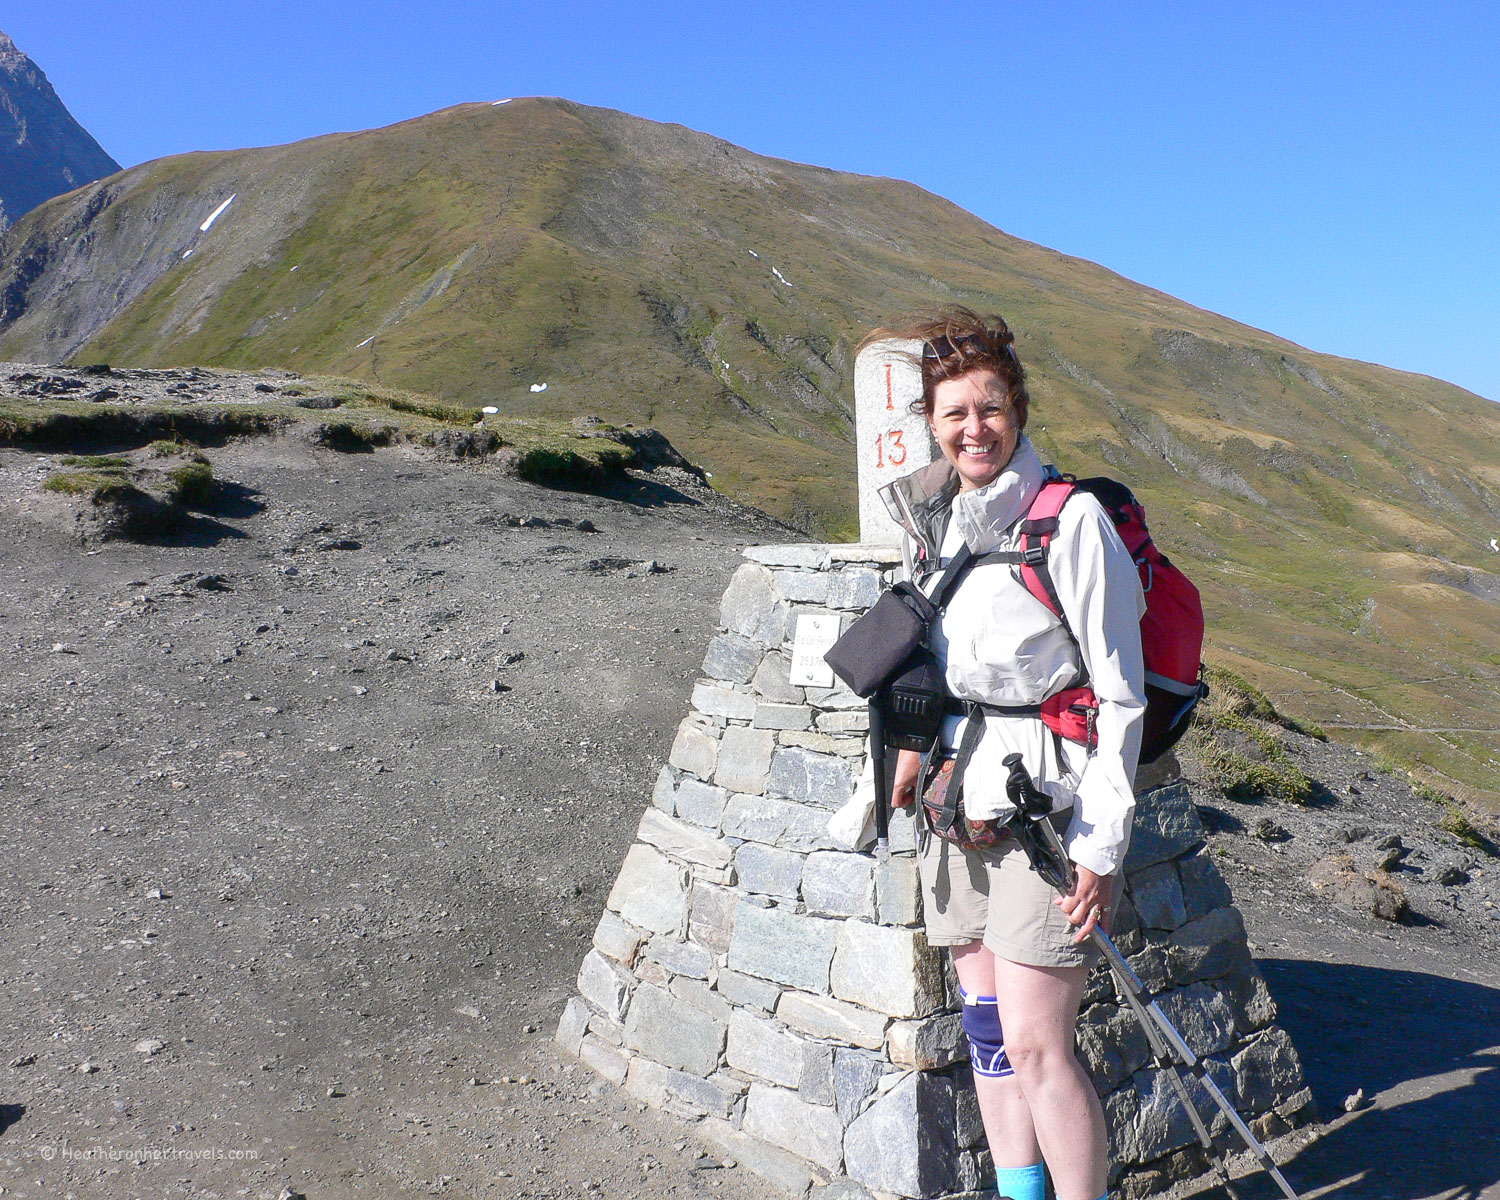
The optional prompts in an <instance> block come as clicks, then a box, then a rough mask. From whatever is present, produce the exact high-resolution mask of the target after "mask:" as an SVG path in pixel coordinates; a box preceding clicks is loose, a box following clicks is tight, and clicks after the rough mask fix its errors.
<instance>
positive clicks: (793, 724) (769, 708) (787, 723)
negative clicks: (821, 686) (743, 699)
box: [751, 704, 813, 729]
mask: <svg viewBox="0 0 1500 1200" xmlns="http://www.w3.org/2000/svg"><path fill="white" fill-rule="evenodd" d="M812 723H813V710H812V709H811V708H809V707H808V706H807V705H805V704H757V705H756V706H755V719H754V721H752V722H751V724H752V725H754V726H755V728H756V729H806V728H808V726H810V725H811V724H812Z"/></svg>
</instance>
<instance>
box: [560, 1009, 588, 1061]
mask: <svg viewBox="0 0 1500 1200" xmlns="http://www.w3.org/2000/svg"><path fill="white" fill-rule="evenodd" d="M589 1016H590V1014H589V1006H588V1005H587V1004H585V1003H584V1001H583V997H581V996H574V997H573V998H572V999H571V1000H569V1001H568V1002H567V1004H565V1005H564V1006H563V1011H562V1017H561V1018H560V1019H559V1020H558V1022H557V1044H558V1045H559V1046H561V1047H562V1048H563V1049H564V1050H566V1051H567V1052H568V1053H569V1054H571V1055H572V1056H573V1057H574V1058H577V1057H578V1050H579V1048H580V1047H581V1046H582V1045H583V1035H584V1034H586V1033H587V1032H588V1031H589Z"/></svg>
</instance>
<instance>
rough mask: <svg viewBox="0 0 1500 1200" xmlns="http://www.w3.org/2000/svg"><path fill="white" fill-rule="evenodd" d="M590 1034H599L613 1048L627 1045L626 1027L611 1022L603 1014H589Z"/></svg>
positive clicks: (616, 1022)
mask: <svg viewBox="0 0 1500 1200" xmlns="http://www.w3.org/2000/svg"><path fill="white" fill-rule="evenodd" d="M589 1032H590V1033H596V1034H598V1035H599V1036H600V1037H602V1038H603V1039H604V1040H605V1041H606V1042H608V1043H609V1044H610V1045H611V1046H623V1045H624V1044H625V1026H623V1025H621V1024H620V1023H619V1022H618V1021H611V1020H610V1019H609V1018H608V1017H606V1016H605V1015H604V1014H603V1013H590V1014H589Z"/></svg>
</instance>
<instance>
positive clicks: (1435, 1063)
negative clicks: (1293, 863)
mask: <svg viewBox="0 0 1500 1200" xmlns="http://www.w3.org/2000/svg"><path fill="white" fill-rule="evenodd" d="M1259 965H1260V968H1261V970H1262V972H1264V974H1265V977H1266V982H1267V983H1268V984H1269V985H1270V987H1271V992H1272V994H1273V995H1274V996H1275V997H1276V1002H1277V1004H1278V1006H1279V1007H1280V1010H1281V1011H1280V1016H1279V1018H1278V1020H1279V1023H1280V1024H1281V1026H1282V1027H1283V1028H1284V1029H1285V1030H1286V1031H1287V1033H1289V1034H1290V1035H1291V1037H1292V1040H1293V1042H1294V1043H1295V1044H1296V1046H1297V1050H1298V1052H1299V1053H1300V1054H1301V1056H1302V1064H1303V1067H1304V1068H1305V1070H1306V1072H1307V1080H1308V1083H1309V1085H1310V1086H1311V1087H1312V1089H1313V1094H1314V1095H1315V1096H1316V1098H1317V1102H1318V1108H1319V1110H1320V1111H1321V1112H1322V1114H1323V1116H1324V1119H1325V1120H1327V1121H1329V1122H1330V1125H1331V1127H1330V1128H1329V1129H1328V1131H1327V1132H1326V1134H1325V1135H1324V1136H1323V1137H1322V1138H1320V1139H1319V1140H1318V1141H1316V1142H1313V1143H1312V1144H1311V1145H1309V1146H1307V1147H1305V1148H1304V1149H1302V1150H1301V1151H1300V1152H1299V1153H1298V1154H1297V1155H1296V1157H1294V1158H1292V1159H1290V1160H1288V1161H1287V1162H1285V1163H1284V1164H1283V1171H1284V1173H1285V1174H1286V1176H1287V1179H1288V1180H1289V1181H1290V1182H1291V1184H1292V1186H1293V1187H1295V1188H1296V1189H1297V1190H1298V1192H1300V1193H1301V1194H1302V1195H1304V1196H1317V1197H1320V1198H1321V1197H1328V1198H1333V1200H1422V1198H1426V1197H1432V1196H1442V1197H1444V1198H1445V1200H1477V1198H1478V1197H1480V1196H1495V1195H1500V1137H1497V1136H1496V1132H1495V1123H1496V1119H1497V1117H1500V1069H1497V1068H1500V989H1496V988H1491V987H1485V986H1482V985H1479V984H1474V983H1464V982H1461V981H1458V980H1451V979H1444V978H1442V977H1441V976H1437V975H1428V974H1424V973H1421V972H1417V971H1403V970H1392V969H1385V968H1376V967H1366V966H1358V965H1351V964H1347V963H1325V962H1314V961H1308V960H1299V959H1267V960H1262V961H1261V962H1260V964H1259ZM1356 1089H1363V1090H1364V1094H1365V1096H1366V1098H1367V1099H1368V1100H1370V1101H1373V1102H1374V1103H1373V1106H1371V1107H1367V1108H1365V1109H1363V1110H1361V1111H1357V1112H1355V1113H1353V1114H1350V1115H1346V1114H1345V1113H1344V1100H1345V1098H1346V1097H1348V1096H1350V1095H1352V1094H1353V1093H1354V1092H1355V1090H1356ZM1335 1118H1337V1120H1335ZM1245 1182H1246V1184H1250V1183H1251V1181H1250V1180H1246V1181H1245ZM1241 1190H1242V1193H1243V1195H1244V1200H1260V1198H1261V1197H1263V1196H1265V1197H1269V1196H1276V1195H1279V1194H1280V1193H1279V1192H1278V1191H1277V1190H1276V1188H1275V1187H1274V1185H1273V1184H1272V1183H1271V1181H1270V1180H1269V1179H1268V1178H1266V1177H1265V1176H1264V1175H1261V1176H1258V1177H1257V1178H1255V1180H1254V1182H1253V1186H1247V1187H1244V1188H1242V1189H1241Z"/></svg>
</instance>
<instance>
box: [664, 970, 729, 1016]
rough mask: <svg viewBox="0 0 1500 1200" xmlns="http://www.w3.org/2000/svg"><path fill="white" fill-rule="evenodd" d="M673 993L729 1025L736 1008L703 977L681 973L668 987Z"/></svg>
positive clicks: (685, 1002) (684, 1001) (700, 1010)
mask: <svg viewBox="0 0 1500 1200" xmlns="http://www.w3.org/2000/svg"><path fill="white" fill-rule="evenodd" d="M667 990H668V991H669V992H671V993H672V995H674V996H676V997H677V998H678V999H679V1000H681V1001H682V1002H683V1003H684V1004H691V1005H692V1006H693V1007H694V1008H696V1009H697V1010H698V1011H699V1012H705V1013H707V1014H708V1015H709V1016H711V1017H712V1018H713V1019H714V1020H715V1021H718V1022H719V1023H720V1024H723V1025H728V1024H729V1017H730V1014H731V1013H733V1012H734V1009H733V1008H732V1007H730V1004H729V1002H728V1001H727V1000H725V999H724V997H723V996H721V995H719V994H718V992H716V991H714V989H713V988H711V987H709V986H708V984H706V983H705V982H704V981H703V980H701V979H690V978H689V977H688V976H686V975H679V976H677V978H676V979H674V980H672V982H671V984H670V985H669V987H668V988H667Z"/></svg>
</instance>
